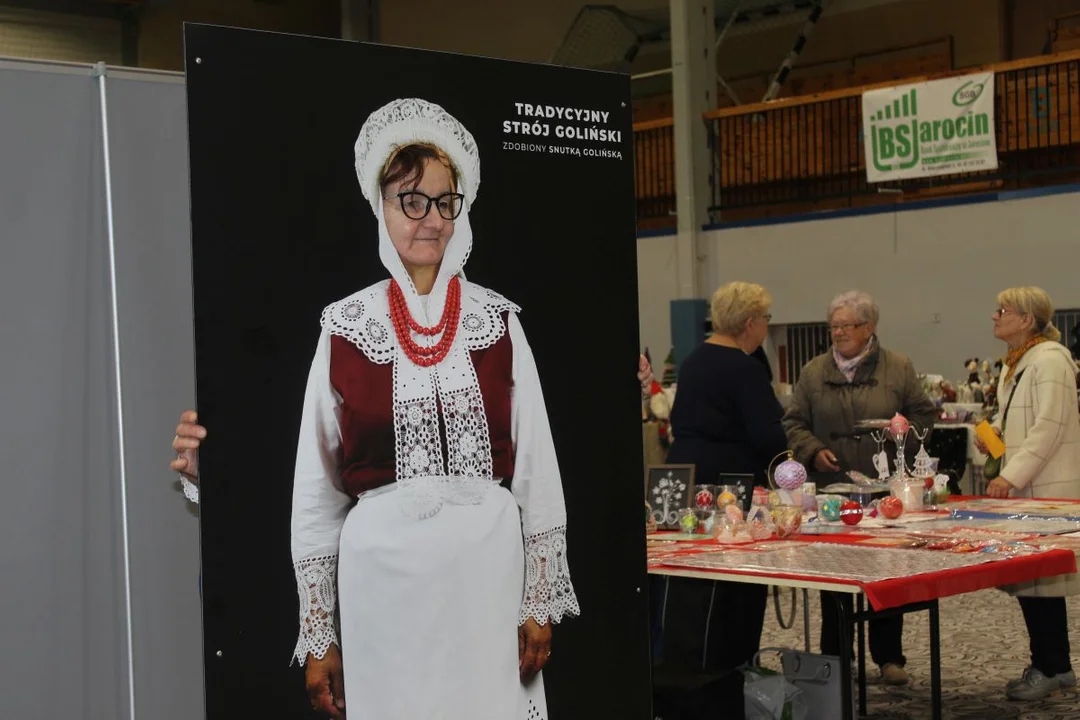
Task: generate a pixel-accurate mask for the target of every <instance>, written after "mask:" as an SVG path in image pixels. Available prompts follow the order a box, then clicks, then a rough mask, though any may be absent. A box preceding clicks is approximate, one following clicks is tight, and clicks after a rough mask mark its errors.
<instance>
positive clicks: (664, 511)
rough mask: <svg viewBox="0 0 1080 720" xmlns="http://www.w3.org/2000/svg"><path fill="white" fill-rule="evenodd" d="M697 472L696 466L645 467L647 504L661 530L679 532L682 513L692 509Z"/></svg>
mask: <svg viewBox="0 0 1080 720" xmlns="http://www.w3.org/2000/svg"><path fill="white" fill-rule="evenodd" d="M694 471H695V468H694V466H693V465H666V464H665V465H648V466H646V468H645V502H647V503H648V504H649V506H650V507H651V508H652V519H653V520H655V521H656V528H657V529H658V530H678V529H679V511H680V510H682V509H683V508H688V507H693V505H692V501H693V498H694Z"/></svg>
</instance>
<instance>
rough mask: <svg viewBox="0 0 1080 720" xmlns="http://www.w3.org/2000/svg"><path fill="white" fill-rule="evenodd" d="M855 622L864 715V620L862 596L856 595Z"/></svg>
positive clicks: (860, 691) (860, 700) (863, 711)
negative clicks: (857, 636)
mask: <svg viewBox="0 0 1080 720" xmlns="http://www.w3.org/2000/svg"><path fill="white" fill-rule="evenodd" d="M856 602H857V603H858V605H857V607H856V610H855V617H856V620H855V624H856V626H857V629H858V635H859V715H861V716H865V715H866V621H865V620H863V609H864V608H863V596H862V595H861V594H860V595H857V596H856Z"/></svg>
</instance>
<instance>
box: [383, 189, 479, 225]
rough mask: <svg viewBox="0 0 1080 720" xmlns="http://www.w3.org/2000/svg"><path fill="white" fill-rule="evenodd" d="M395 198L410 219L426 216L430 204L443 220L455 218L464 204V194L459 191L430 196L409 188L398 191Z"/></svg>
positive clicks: (429, 209) (419, 218)
mask: <svg viewBox="0 0 1080 720" xmlns="http://www.w3.org/2000/svg"><path fill="white" fill-rule="evenodd" d="M397 199H398V200H399V201H400V202H401V212H403V213H405V217H407V218H409V219H410V220H423V219H424V218H426V217H427V215H428V213H429V212H431V206H432V205H435V207H436V209H437V210H438V212H439V215H440V216H441V217H442V218H443V219H444V220H455V219H457V216H458V215H460V214H461V208H463V207H464V206H465V196H464V195H462V194H461V193H443V194H442V195H439V196H438V197H431V196H430V195H427V194H425V193H422V192H420V191H419V190H410V191H408V192H400V193H398V194H397Z"/></svg>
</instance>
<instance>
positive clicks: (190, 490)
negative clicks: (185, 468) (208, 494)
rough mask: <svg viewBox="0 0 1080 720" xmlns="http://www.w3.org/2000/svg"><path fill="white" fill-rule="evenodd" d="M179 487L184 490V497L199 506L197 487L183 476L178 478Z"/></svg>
mask: <svg viewBox="0 0 1080 720" xmlns="http://www.w3.org/2000/svg"><path fill="white" fill-rule="evenodd" d="M180 485H181V486H183V488H184V497H186V498H187V499H188V500H190V501H191V502H193V503H195V504H196V505H198V504H199V486H198V485H196V484H195V483H193V482H191V481H190V480H188V479H187V478H186V477H184V476H183V475H181V476H180Z"/></svg>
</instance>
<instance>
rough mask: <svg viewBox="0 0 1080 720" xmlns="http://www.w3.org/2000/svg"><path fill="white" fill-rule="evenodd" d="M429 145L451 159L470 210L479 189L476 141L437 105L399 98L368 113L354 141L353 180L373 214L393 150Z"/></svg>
mask: <svg viewBox="0 0 1080 720" xmlns="http://www.w3.org/2000/svg"><path fill="white" fill-rule="evenodd" d="M416 142H422V143H430V144H432V145H435V146H436V147H438V148H440V149H441V150H442V151H443V152H445V153H446V155H447V156H448V157H449V158H450V162H452V163H453V164H454V167H455V168H456V169H457V171H458V175H459V177H460V180H461V193H462V194H463V195H464V196H465V205H466V207H469V206H471V205H472V203H473V201H474V200H475V199H476V193H477V190H478V189H479V188H480V152H479V150H478V149H477V147H476V140H474V139H473V136H472V134H471V133H470V132H469V131H468V130H466V129H465V126H464V125H462V124H461V123H460V122H458V121H457V119H456V118H455V117H454V116H453V115H451V114H450V113H448V112H446V110H444V109H442V108H441V107H439V106H438V105H436V104H435V103H433V102H428V101H427V100H421V99H419V98H400V99H398V100H394V101H393V102H390V103H387V104H386V105H383V106H382V107H381V108H379V109H378V110H376V111H375V112H373V113H371V115H369V116H368V119H367V120H365V121H364V125H363V127H361V128H360V135H359V137H357V138H356V145H355V147H354V152H355V155H356V177H357V179H359V181H360V188H361V190H362V191H363V193H364V197H365V198H366V199H367V201H368V202H369V203H371V207H372V209H373V210H377V205H378V201H379V197H380V193H381V189H380V188H379V174H380V173H381V171H382V169H383V165H384V163H385V162H386V159H387V158H388V157H390V154H391V153H392V152H394V150H395V149H397V148H398V147H401V146H403V145H408V144H410V143H416Z"/></svg>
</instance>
